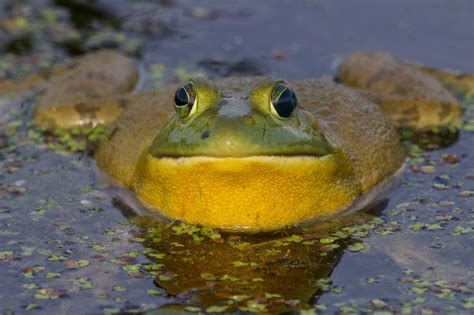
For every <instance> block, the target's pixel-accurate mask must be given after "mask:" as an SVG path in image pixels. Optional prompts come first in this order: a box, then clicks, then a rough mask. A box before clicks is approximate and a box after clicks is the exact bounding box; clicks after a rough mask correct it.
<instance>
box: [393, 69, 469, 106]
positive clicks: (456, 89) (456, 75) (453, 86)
mask: <svg viewBox="0 0 474 315" xmlns="http://www.w3.org/2000/svg"><path fill="white" fill-rule="evenodd" d="M402 63H403V65H405V66H407V67H410V68H413V69H417V70H419V71H422V72H424V73H426V74H429V75H430V76H432V77H434V78H436V79H437V80H438V81H439V82H441V83H442V84H443V85H444V86H445V87H446V88H447V89H448V90H449V91H450V92H451V93H453V94H454V95H455V96H457V97H459V98H461V99H465V98H474V74H473V73H462V72H457V71H452V70H445V69H436V68H432V67H428V66H425V65H422V64H417V63H413V62H402Z"/></svg>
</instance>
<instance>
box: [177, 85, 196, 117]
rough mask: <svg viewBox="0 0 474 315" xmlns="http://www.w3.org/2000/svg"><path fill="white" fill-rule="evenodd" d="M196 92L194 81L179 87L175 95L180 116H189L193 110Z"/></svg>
mask: <svg viewBox="0 0 474 315" xmlns="http://www.w3.org/2000/svg"><path fill="white" fill-rule="evenodd" d="M195 100H196V93H195V92H194V87H193V85H192V83H188V84H186V85H183V86H182V87H179V88H178V89H177V90H176V93H175V95H174V105H175V108H176V112H177V113H178V115H179V117H180V118H187V117H188V116H189V114H190V113H191V112H192V111H193V107H194V102H195Z"/></svg>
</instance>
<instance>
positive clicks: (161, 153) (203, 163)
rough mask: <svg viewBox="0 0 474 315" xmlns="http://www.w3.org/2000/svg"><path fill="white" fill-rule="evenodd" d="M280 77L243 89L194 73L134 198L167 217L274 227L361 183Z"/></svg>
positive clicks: (342, 200) (148, 157) (144, 162)
mask: <svg viewBox="0 0 474 315" xmlns="http://www.w3.org/2000/svg"><path fill="white" fill-rule="evenodd" d="M300 105H301V104H299V102H298V98H297V95H296V93H295V92H294V91H293V89H292V88H291V87H290V86H288V85H287V84H285V82H284V81H282V80H274V79H263V80H261V81H260V82H259V83H258V84H257V85H255V86H254V87H252V88H250V89H247V90H236V89H235V88H234V89H232V90H225V89H219V88H218V87H217V86H216V85H215V84H214V83H213V82H211V81H209V80H206V79H203V78H196V79H192V80H190V82H189V83H187V84H185V85H183V86H181V87H179V88H178V89H177V90H176V94H175V98H174V107H175V109H176V113H175V114H174V115H173V116H172V117H171V118H170V120H169V121H168V123H167V124H166V126H165V127H164V128H163V129H162V130H161V131H160V133H159V134H158V135H157V137H156V138H155V139H154V141H153V143H152V145H151V147H150V148H149V150H148V152H146V154H144V156H142V158H141V162H140V163H139V165H138V168H137V171H136V173H137V176H136V178H138V179H139V180H136V181H135V184H134V185H133V188H134V190H135V191H136V192H137V193H138V195H139V196H140V197H141V198H142V199H143V200H144V201H145V202H146V203H148V204H149V205H151V206H152V207H157V208H160V210H161V211H162V212H164V213H165V214H166V215H168V216H170V217H172V218H177V219H183V220H185V221H189V222H192V223H200V224H204V225H211V226H217V227H224V228H231V229H232V228H250V229H273V228H276V227H281V226H284V225H289V224H295V223H298V222H301V221H304V220H308V219H310V218H312V217H314V216H316V215H319V216H321V214H325V212H327V214H333V213H334V212H336V211H337V210H340V209H341V208H343V207H344V206H346V205H347V204H348V203H350V202H351V201H353V199H354V198H355V196H356V195H357V194H358V193H359V187H358V185H357V184H355V180H354V178H353V176H352V168H351V167H350V163H349V162H348V160H347V157H346V156H345V155H344V154H342V153H341V152H339V151H338V150H337V149H335V148H334V147H333V146H331V144H330V143H329V142H328V141H327V140H326V139H325V137H324V136H323V132H322V130H321V127H320V126H319V124H318V121H317V119H316V118H315V117H314V116H313V115H311V114H310V113H309V112H307V111H304V110H303V109H302V108H301V107H300Z"/></svg>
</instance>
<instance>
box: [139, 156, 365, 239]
mask: <svg viewBox="0 0 474 315" xmlns="http://www.w3.org/2000/svg"><path fill="white" fill-rule="evenodd" d="M131 187H132V189H133V190H134V191H135V193H136V194H137V195H138V196H139V197H140V199H141V200H142V201H143V202H144V203H145V204H146V205H147V206H149V207H150V208H152V209H155V210H157V212H160V213H162V214H164V215H166V216H167V217H169V218H172V219H179V220H184V221H186V222H190V223H194V224H202V225H205V226H211V227H219V228H224V229H239V230H242V229H246V230H250V231H262V230H272V229H277V228H281V227H284V226H288V225H293V224H296V223H300V222H304V221H308V220H311V219H312V218H315V217H318V218H325V217H329V216H332V215H334V214H336V213H338V212H340V211H341V210H342V209H344V208H346V207H347V206H348V205H349V204H351V203H352V202H353V201H354V200H355V199H356V198H357V197H358V196H359V194H360V193H361V189H360V184H359V183H358V181H356V179H355V178H354V176H353V172H352V168H351V167H350V164H349V162H348V159H347V158H346V157H345V156H343V155H342V154H340V153H334V154H330V155H327V156H324V157H320V158H319V157H311V156H250V157H240V158H237V157H223V158H216V157H179V158H169V157H161V158H156V157H153V156H151V155H150V154H143V155H142V157H141V159H140V161H139V163H138V166H137V169H136V171H135V174H134V177H133V179H132V183H131Z"/></svg>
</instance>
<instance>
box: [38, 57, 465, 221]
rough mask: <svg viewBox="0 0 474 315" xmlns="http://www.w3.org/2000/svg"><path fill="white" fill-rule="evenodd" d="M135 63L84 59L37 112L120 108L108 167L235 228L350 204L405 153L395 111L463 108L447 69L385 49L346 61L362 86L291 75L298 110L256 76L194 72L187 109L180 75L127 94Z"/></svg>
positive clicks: (77, 114) (102, 161) (78, 114)
mask: <svg viewBox="0 0 474 315" xmlns="http://www.w3.org/2000/svg"><path fill="white" fill-rule="evenodd" d="M132 64H133V63H132V62H131V61H130V60H129V59H127V58H125V57H123V56H121V55H119V54H116V53H113V52H104V53H101V52H99V53H96V54H93V55H90V56H86V57H85V58H83V59H80V60H78V61H76V62H74V64H73V65H72V66H71V69H72V70H71V71H69V72H67V71H66V72H65V73H64V74H62V75H61V76H60V78H61V80H54V81H53V82H52V83H51V84H50V86H49V88H48V89H47V91H46V94H45V96H44V98H43V102H42V104H41V105H40V107H39V109H38V111H37V113H36V116H35V121H36V123H37V124H39V125H46V126H48V127H51V126H54V127H58V126H59V127H66V128H68V127H71V126H74V125H81V124H92V125H94V124H97V123H106V124H107V123H109V122H111V121H113V120H116V119H117V117H118V119H117V120H116V122H115V123H112V124H111V126H110V132H109V134H108V136H107V138H106V139H105V140H104V141H103V142H102V143H101V145H100V147H99V148H98V150H97V152H96V159H97V163H98V165H99V167H100V168H101V169H103V170H104V171H105V172H107V173H108V174H109V175H111V176H112V177H114V178H115V179H117V180H118V181H119V182H121V183H123V184H124V185H125V186H127V187H130V188H131V189H132V190H133V191H134V192H135V193H136V194H137V196H138V197H139V198H140V199H141V200H142V201H143V202H144V203H145V204H146V205H147V206H149V207H150V209H152V210H156V211H158V212H160V213H162V214H165V215H166V216H168V217H171V218H176V219H182V220H185V221H188V222H191V223H200V224H204V225H210V226H216V227H223V228H227V229H236V228H238V229H250V230H269V229H276V228H279V227H282V226H285V225H291V224H296V223H300V222H303V221H308V220H311V219H314V218H325V217H328V216H332V215H335V214H337V213H340V212H341V211H343V210H345V209H347V208H348V207H350V206H351V205H352V204H353V203H354V202H355V200H356V199H357V197H358V196H360V195H361V194H364V193H366V192H368V191H369V190H371V189H372V188H373V187H374V186H376V185H377V184H378V183H380V182H382V181H383V180H384V179H386V178H387V177H389V176H390V175H391V174H393V173H394V172H396V170H397V169H399V167H400V166H401V164H402V163H403V160H404V153H403V150H402V148H401V146H400V142H399V139H398V136H397V134H396V132H395V130H394V127H393V125H392V123H391V121H390V120H392V121H394V122H395V123H396V124H398V125H404V126H411V127H415V128H420V129H425V128H428V127H432V126H439V125H446V124H451V123H453V122H455V121H456V120H458V119H459V117H460V115H461V110H460V107H459V105H458V104H457V102H456V101H455V100H454V99H453V97H452V96H451V95H450V94H449V92H448V91H447V90H446V89H445V88H444V87H443V86H442V85H441V84H440V83H439V82H438V81H437V80H436V79H434V78H432V77H431V76H429V75H427V74H425V73H424V72H423V71H424V70H423V69H422V70H419V69H420V68H419V67H418V66H414V65H407V64H403V63H400V62H397V61H395V60H394V59H393V58H392V57H391V56H390V55H388V54H384V53H364V52H357V53H354V54H352V55H351V56H349V57H348V58H347V59H346V60H345V61H344V62H343V64H342V65H341V67H340V73H339V80H340V81H342V82H343V83H345V84H347V85H350V86H352V88H346V87H344V86H342V85H339V84H334V83H331V82H323V81H319V80H301V81H288V82H286V84H287V85H288V86H290V87H292V88H293V89H294V91H295V92H296V95H297V97H298V107H297V109H296V110H295V111H294V112H293V113H292V115H291V117H290V118H289V119H287V120H282V119H276V118H275V115H274V113H273V112H271V107H270V104H271V102H270V96H271V93H272V90H273V88H274V87H275V84H276V82H275V81H274V80H268V79H264V78H256V77H251V78H236V77H234V78H226V79H221V80H218V81H216V85H214V84H213V83H212V82H210V81H207V80H203V79H196V80H194V81H193V86H194V87H195V88H196V89H197V91H198V92H197V96H196V102H197V103H196V104H197V105H195V106H194V107H193V109H196V108H197V111H196V112H195V113H194V114H193V116H192V119H188V118H186V119H184V120H183V119H181V118H180V117H179V115H178V116H177V115H176V113H175V109H174V104H173V96H174V93H175V91H176V88H177V86H169V87H166V88H163V89H160V90H157V91H155V92H152V93H143V94H135V95H133V94H132V95H127V94H126V93H127V92H128V91H129V90H130V88H131V86H132V85H133V82H135V81H136V72H135V70H134V68H133V66H132ZM425 72H426V71H425ZM438 74H439V76H440V77H443V78H444V77H449V75H450V74H449V73H448V74H447V75H446V76H444V75H443V73H442V72H440V73H438ZM70 91H77V93H78V94H77V95H75V96H74V97H71V96H70ZM124 93H125V94H124ZM91 97H92V98H94V101H93V102H88V101H87V100H88V99H90V98H91ZM369 99H370V100H372V101H375V102H377V105H378V106H377V105H375V103H373V102H371V101H370V100H369ZM78 100H79V101H80V102H78ZM382 112H383V113H382ZM384 114H385V115H384Z"/></svg>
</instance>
